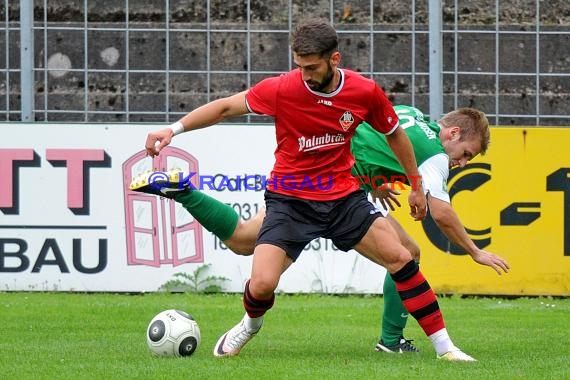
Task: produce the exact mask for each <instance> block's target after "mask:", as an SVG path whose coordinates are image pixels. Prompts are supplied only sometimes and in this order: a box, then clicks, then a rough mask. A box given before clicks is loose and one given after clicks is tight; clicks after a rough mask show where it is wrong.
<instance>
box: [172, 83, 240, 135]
mask: <svg viewBox="0 0 570 380" xmlns="http://www.w3.org/2000/svg"><path fill="white" fill-rule="evenodd" d="M247 112H248V110H247V107H246V102H245V92H241V93H239V94H236V95H232V96H229V97H227V98H222V99H217V100H214V101H212V102H210V103H207V104H205V105H203V106H200V107H198V108H196V109H194V110H193V111H191V112H189V113H187V114H186V115H185V116H184V117H182V118H181V119H180V120H179V121H178V123H179V124H178V123H175V124H177V125H174V124H173V128H183V129H179V130H177V131H175V134H178V133H182V132H187V131H192V130H195V129H200V128H204V127H208V126H210V125H213V124H216V123H219V122H221V121H223V120H225V119H228V118H230V117H233V116H239V115H243V114H246V113H247Z"/></svg>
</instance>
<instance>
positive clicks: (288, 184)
mask: <svg viewBox="0 0 570 380" xmlns="http://www.w3.org/2000/svg"><path fill="white" fill-rule="evenodd" d="M292 50H293V59H294V61H295V64H296V65H297V69H295V70H293V71H291V72H289V73H287V74H284V75H281V76H279V77H274V78H268V79H265V80H263V81H261V82H260V83H259V84H257V85H255V86H254V87H252V88H251V89H250V90H248V91H244V92H241V93H238V94H236V95H233V96H230V97H227V98H223V99H218V100H215V101H213V102H210V103H208V104H206V105H204V106H201V107H199V108H197V109H195V110H193V111H192V112H190V113H188V114H187V115H186V116H184V117H183V118H182V119H181V120H180V121H178V122H177V123H175V124H173V125H172V126H170V127H169V128H165V129H163V130H160V131H157V132H151V133H149V135H148V136H147V140H146V149H147V153H148V154H149V155H150V156H155V155H157V154H159V153H160V150H161V149H162V148H164V147H165V146H166V145H168V144H169V143H170V141H171V139H172V137H173V136H174V135H176V134H178V133H181V132H185V131H190V130H195V129H198V128H203V127H206V126H210V125H212V124H216V123H218V122H220V121H222V120H224V119H226V118H228V117H232V116H238V115H243V114H246V113H249V112H254V113H258V114H265V115H270V116H273V117H274V118H275V128H276V137H277V149H276V152H275V157H276V162H275V165H274V167H273V170H272V173H271V179H270V180H269V181H268V190H267V191H266V193H265V204H266V216H265V218H264V219H263V224H262V226H261V231H260V233H259V235H258V238H257V242H256V247H255V250H254V258H253V266H252V272H251V278H250V280H249V281H248V282H247V283H246V286H245V291H244V296H243V305H244V308H245V311H246V313H245V315H244V317H243V319H242V320H241V321H240V322H239V323H238V324H237V325H236V326H234V327H233V328H232V329H230V330H229V331H228V332H226V333H225V334H224V335H222V336H221V337H220V339H219V340H218V342H217V343H216V346H215V347H214V355H215V356H231V355H237V354H238V353H239V352H240V350H241V349H242V348H243V347H244V345H245V344H246V343H247V342H248V341H249V340H250V339H251V338H252V337H253V336H254V335H255V334H256V333H257V332H258V331H259V329H260V328H261V325H262V322H263V316H264V314H265V313H266V312H267V311H268V310H269V309H270V308H271V307H272V306H273V302H274V299H275V295H274V291H275V289H276V288H277V284H278V282H279V279H280V277H281V274H282V273H283V272H284V271H285V270H286V269H287V268H288V267H289V266H290V265H291V264H292V263H293V262H294V261H295V260H296V259H297V257H298V256H299V255H300V253H301V252H302V250H303V248H304V247H305V246H306V245H307V244H308V243H309V242H310V241H312V240H313V239H315V238H317V237H324V238H329V239H331V240H332V241H333V243H334V244H335V245H336V246H337V247H338V248H340V249H342V250H344V251H348V250H349V249H351V248H354V249H355V250H356V251H357V252H359V253H360V254H362V255H363V256H365V257H367V258H369V259H370V260H372V261H374V262H375V263H377V264H379V265H382V266H384V267H385V268H386V269H387V271H388V272H389V273H390V274H391V276H392V278H393V279H394V282H395V284H396V288H397V290H398V292H399V294H400V296H401V298H402V300H403V302H404V306H405V307H406V309H407V311H408V312H409V313H410V314H411V315H412V316H413V317H414V318H415V319H416V320H417V321H418V323H419V324H420V326H421V327H422V329H423V330H424V332H425V333H426V335H427V336H428V337H429V338H430V340H431V342H432V344H433V346H434V348H435V351H436V353H437V356H438V358H443V359H446V360H453V361H474V359H473V358H472V357H470V356H469V355H467V354H465V353H463V352H462V351H461V350H459V349H458V348H457V347H456V346H455V345H454V344H453V342H452V341H451V339H450V337H449V335H448V333H447V330H446V328H445V323H444V321H443V316H442V313H441V311H440V309H439V305H438V303H437V300H436V297H435V294H434V293H433V291H432V289H431V287H430V286H429V284H428V282H427V281H426V279H425V278H424V276H423V275H422V273H421V272H420V270H419V267H418V265H417V264H416V263H415V261H414V260H413V259H412V257H411V254H410V252H409V251H408V250H407V249H406V248H405V247H404V246H403V245H402V244H401V242H400V240H399V239H398V235H397V233H396V231H395V230H394V229H393V228H392V227H391V225H390V223H389V222H388V221H387V220H386V219H385V218H383V217H382V215H381V213H379V212H378V210H376V209H375V207H374V206H373V205H372V204H371V203H370V202H369V201H368V200H367V197H366V194H365V192H364V191H362V190H359V184H358V181H357V180H356V179H355V178H354V177H353V176H352V175H351V169H352V165H353V163H354V157H353V156H352V153H351V152H350V139H351V137H352V135H353V134H354V130H355V129H356V127H357V126H358V125H359V124H360V122H362V121H366V122H368V123H369V124H370V125H371V126H372V127H373V128H375V129H376V130H378V131H380V132H382V133H384V134H385V135H386V138H387V141H388V144H389V146H390V148H391V149H392V150H393V151H394V153H395V155H396V157H397V158H398V160H399V161H400V163H401V165H402V167H403V168H404V171H405V172H406V175H407V177H408V178H409V179H410V182H411V183H412V191H411V193H410V195H409V198H408V203H409V205H410V208H411V215H412V217H414V218H415V219H416V220H420V219H423V218H424V217H425V215H426V211H427V210H426V198H425V195H424V192H423V189H422V184H421V181H417V179H418V178H420V177H419V174H418V170H417V164H416V160H415V157H414V154H413V150H412V147H411V144H410V141H409V139H408V138H407V136H406V134H405V132H403V131H402V129H401V128H399V126H398V118H397V116H396V114H395V113H394V110H393V108H392V106H391V105H390V103H389V102H388V100H387V99H386V97H385V95H384V93H383V92H382V90H381V89H380V88H379V87H378V86H377V85H376V84H375V82H374V81H372V80H370V79H366V78H364V77H362V76H360V75H359V74H357V73H355V72H352V71H350V70H346V69H340V68H339V64H340V60H341V55H340V52H339V51H338V39H337V35H336V31H335V30H334V28H333V27H332V26H330V25H329V24H328V23H326V22H323V21H319V20H309V21H306V22H304V23H302V24H300V25H299V26H298V27H297V28H296V29H295V31H294V32H293V35H292ZM172 190H174V189H169V191H168V192H162V193H159V194H161V195H163V196H168V197H173V198H176V196H177V195H176V192H175V191H172ZM181 190H183V189H181ZM139 191H140V189H139ZM181 192H182V191H181ZM180 196H183V195H180ZM177 200H178V199H177Z"/></svg>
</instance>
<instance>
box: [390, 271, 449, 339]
mask: <svg viewBox="0 0 570 380" xmlns="http://www.w3.org/2000/svg"><path fill="white" fill-rule="evenodd" d="M391 276H392V279H393V280H394V282H395V283H396V289H397V290H398V293H399V294H400V297H401V298H402V302H403V303H404V306H405V307H406V310H408V313H410V314H411V315H412V317H414V318H415V319H416V320H417V321H418V323H419V324H420V326H421V328H422V329H423V330H424V332H425V333H426V335H427V336H430V335H431V334H433V333H435V332H436V331H439V330H441V329H443V328H445V322H444V321H443V316H442V314H441V310H440V309H439V304H438V303H437V299H436V297H435V293H434V292H433V290H432V289H431V287H430V286H429V284H428V282H427V280H426V279H425V277H424V275H423V274H422V272H420V268H419V267H418V264H417V263H416V262H415V261H414V260H411V261H410V262H409V263H407V264H406V265H404V267H403V268H402V269H400V270H399V271H397V272H396V273H393V274H391Z"/></svg>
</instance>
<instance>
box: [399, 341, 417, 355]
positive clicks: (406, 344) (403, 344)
mask: <svg viewBox="0 0 570 380" xmlns="http://www.w3.org/2000/svg"><path fill="white" fill-rule="evenodd" d="M413 341H414V340H413V339H404V338H402V339H400V346H401V347H402V348H404V347H405V348H407V349H409V350H410V351H414V352H415V351H418V349H417V348H416V347H415V346H414V345H413V344H412V342H413Z"/></svg>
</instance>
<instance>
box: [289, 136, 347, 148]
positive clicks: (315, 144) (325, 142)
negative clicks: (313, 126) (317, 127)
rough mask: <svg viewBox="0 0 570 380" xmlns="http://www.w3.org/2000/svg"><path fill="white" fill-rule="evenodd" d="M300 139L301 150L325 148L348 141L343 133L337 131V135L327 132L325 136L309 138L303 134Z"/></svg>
mask: <svg viewBox="0 0 570 380" xmlns="http://www.w3.org/2000/svg"><path fill="white" fill-rule="evenodd" d="M298 141H299V152H308V151H311V150H315V149H319V148H324V147H327V146H333V145H342V144H344V142H345V141H346V139H345V138H344V135H343V134H342V133H337V134H336V135H331V134H330V133H326V134H325V135H323V136H311V137H309V138H307V137H305V136H301V137H299V139H298Z"/></svg>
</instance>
